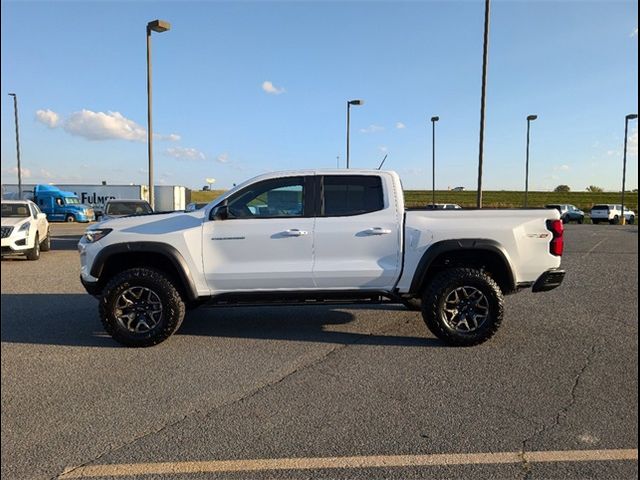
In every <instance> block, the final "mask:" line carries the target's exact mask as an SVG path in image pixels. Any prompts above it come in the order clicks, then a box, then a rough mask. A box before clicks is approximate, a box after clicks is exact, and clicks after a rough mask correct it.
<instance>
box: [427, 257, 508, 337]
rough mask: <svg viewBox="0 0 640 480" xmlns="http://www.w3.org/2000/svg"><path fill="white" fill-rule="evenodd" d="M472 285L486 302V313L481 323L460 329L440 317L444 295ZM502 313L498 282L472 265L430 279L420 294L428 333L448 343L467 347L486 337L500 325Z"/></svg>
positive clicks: (441, 315)
mask: <svg viewBox="0 0 640 480" xmlns="http://www.w3.org/2000/svg"><path fill="white" fill-rule="evenodd" d="M462 286H470V287H474V288H476V289H477V290H479V291H480V292H482V294H484V296H485V297H486V299H487V301H488V306H489V314H488V317H487V318H486V320H485V321H484V323H483V324H482V325H481V326H480V327H478V328H477V329H476V330H474V331H471V332H460V331H458V330H456V329H454V328H453V327H451V326H450V325H449V323H448V322H447V320H446V319H445V316H444V310H443V309H444V303H445V299H446V298H447V296H448V295H449V294H450V293H451V292H452V291H453V290H455V289H456V288H459V287H462ZM503 315H504V298H503V295H502V291H501V290H500V287H499V286H498V284H497V283H496V282H495V281H494V280H493V279H492V278H491V277H490V276H489V275H487V274H486V273H485V272H483V271H481V270H477V269H474V268H451V269H448V270H444V271H442V272H440V273H438V274H436V276H435V277H434V278H433V280H432V281H431V283H429V285H428V286H427V288H426V289H425V292H424V295H423V297H422V318H423V319H424V322H425V323H426V324H427V327H428V328H429V330H431V332H432V333H433V334H434V335H435V336H436V337H438V338H439V339H440V340H442V341H443V342H445V343H446V344H448V345H451V346H459V347H469V346H473V345H478V344H480V343H483V342H486V341H487V340H489V339H490V338H491V337H492V336H493V335H494V334H495V333H496V332H497V331H498V328H499V327H500V324H501V323H502V318H503Z"/></svg>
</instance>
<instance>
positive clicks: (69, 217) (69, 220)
mask: <svg viewBox="0 0 640 480" xmlns="http://www.w3.org/2000/svg"><path fill="white" fill-rule="evenodd" d="M64 221H65V222H67V223H73V222H75V221H76V217H75V216H74V215H71V214H69V215H67V216H66V217H65V219H64Z"/></svg>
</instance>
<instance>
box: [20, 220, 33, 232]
mask: <svg viewBox="0 0 640 480" xmlns="http://www.w3.org/2000/svg"><path fill="white" fill-rule="evenodd" d="M29 228H31V222H25V223H23V224H22V225H20V228H19V229H18V231H19V232H24V231H26V230H29Z"/></svg>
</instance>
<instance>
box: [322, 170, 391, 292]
mask: <svg viewBox="0 0 640 480" xmlns="http://www.w3.org/2000/svg"><path fill="white" fill-rule="evenodd" d="M318 184H319V190H320V205H319V212H318V217H317V218H316V225H315V245H314V253H315V255H314V265H313V278H314V280H315V283H316V285H317V287H318V288H321V289H326V290H333V289H342V290H344V289H346V290H349V289H355V290H362V289H372V290H387V289H391V288H392V287H393V285H394V284H395V282H396V280H397V277H398V275H399V273H400V266H401V248H400V247H401V245H400V242H401V232H400V231H399V229H400V228H401V224H402V222H401V219H400V217H399V216H398V212H397V211H396V204H395V199H394V197H393V196H392V195H393V192H392V191H390V188H389V186H388V185H387V184H386V183H385V182H384V179H383V177H382V176H380V175H363V174H358V175H322V176H319V180H318Z"/></svg>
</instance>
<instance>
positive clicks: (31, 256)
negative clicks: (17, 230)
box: [27, 233, 40, 260]
mask: <svg viewBox="0 0 640 480" xmlns="http://www.w3.org/2000/svg"><path fill="white" fill-rule="evenodd" d="M39 258H40V237H39V236H38V234H37V233H36V238H35V240H34V242H33V248H32V249H30V250H27V260H38V259H39Z"/></svg>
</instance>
